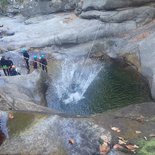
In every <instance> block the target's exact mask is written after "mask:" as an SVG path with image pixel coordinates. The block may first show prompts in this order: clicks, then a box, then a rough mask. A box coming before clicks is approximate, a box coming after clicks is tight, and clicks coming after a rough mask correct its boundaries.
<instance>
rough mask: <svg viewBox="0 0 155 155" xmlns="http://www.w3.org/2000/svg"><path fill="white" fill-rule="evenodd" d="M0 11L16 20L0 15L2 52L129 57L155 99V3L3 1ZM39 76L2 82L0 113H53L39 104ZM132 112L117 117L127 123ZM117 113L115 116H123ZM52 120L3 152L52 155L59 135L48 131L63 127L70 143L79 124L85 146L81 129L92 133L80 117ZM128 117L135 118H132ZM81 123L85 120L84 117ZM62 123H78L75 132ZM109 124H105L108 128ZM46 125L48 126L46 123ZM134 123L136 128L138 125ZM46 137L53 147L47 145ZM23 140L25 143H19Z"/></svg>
mask: <svg viewBox="0 0 155 155" xmlns="http://www.w3.org/2000/svg"><path fill="white" fill-rule="evenodd" d="M58 12H59V13H58ZM60 12H61V13H60ZM0 13H1V15H8V16H11V17H13V18H10V17H6V16H0V52H1V53H5V54H6V55H7V54H8V51H14V52H16V53H19V51H20V48H21V47H27V48H28V49H31V48H33V50H36V49H38V48H39V49H41V50H45V51H46V52H47V53H48V54H50V55H57V53H60V54H70V55H74V56H76V55H86V54H88V53H89V52H90V53H93V55H95V54H96V53H101V56H102V53H103V54H104V53H106V54H107V55H109V56H110V57H112V58H120V57H125V58H126V60H128V61H130V62H132V63H133V64H134V65H136V66H137V67H138V71H140V72H141V73H142V74H143V75H145V77H147V79H148V80H149V84H150V87H151V92H152V95H153V97H154V98H155V61H154V60H155V50H154V48H155V44H154V42H155V2H154V0H1V1H0ZM16 15H18V16H16ZM14 55H15V54H14ZM18 55H19V54H18ZM18 58H19V56H18ZM18 60H19V59H18ZM18 63H22V62H20V61H19V62H18ZM18 63H17V64H16V65H17V66H18ZM40 76H41V75H40V74H38V73H33V74H30V75H28V76H23V77H20V78H19V77H14V78H12V80H11V81H10V80H9V78H1V80H0V88H1V90H0V94H1V95H0V109H3V110H8V109H9V108H10V107H11V108H12V107H13V108H14V110H27V111H38V112H49V113H51V110H49V109H47V108H43V107H41V106H39V105H36V104H34V103H42V97H41V96H40V92H39V91H38V87H37V84H38V83H39V85H40V83H41V81H40ZM34 77H35V78H34ZM27 78H28V79H29V81H27ZM19 82H20V83H19ZM11 86H12V87H11ZM2 91H3V92H2ZM153 105H154V103H151V106H150V110H151V108H152V107H153ZM147 106H148V104H146V106H145V107H144V109H143V111H144V112H146V109H147V108H148V107H147ZM133 109H136V110H137V109H138V110H139V111H140V112H141V113H140V114H139V116H140V115H144V112H142V110H141V108H139V107H138V108H136V107H132V108H131V109H129V110H128V111H130V114H131V111H132V110H133ZM152 110H154V109H152ZM128 111H125V112H119V113H118V114H122V115H121V117H120V118H121V119H122V117H124V115H125V114H129V113H128ZM153 112H154V111H153ZM153 112H152V113H153ZM118 114H117V115H115V116H119V115H118ZM135 114H136V115H135ZM147 114H148V112H147ZM153 115H154V113H153ZM106 116H107V115H106ZM106 116H103V118H102V119H101V121H100V123H103V122H104V123H105V122H108V121H109V117H108V121H107V120H105V121H103V119H104V118H106ZM115 116H114V118H115V119H114V120H115V123H114V124H115V125H118V123H119V121H118V120H117V121H116V117H115ZM133 116H134V117H138V115H137V111H136V112H134V113H133ZM53 117H55V116H51V118H49V120H47V122H46V121H45V123H47V125H46V126H45V128H44V130H43V132H42V131H41V130H40V126H38V127H36V128H35V127H34V128H33V129H34V130H31V131H37V132H31V133H30V134H29V133H27V135H25V134H23V135H21V136H19V137H17V138H12V139H11V141H9V140H8V141H7V142H6V143H5V144H4V145H3V146H2V147H1V148H0V150H1V152H3V153H4V154H8V153H12V152H13V153H14V154H19V153H21V150H23V152H24V153H25V154H27V151H29V152H30V151H32V152H31V153H32V154H36V153H43V152H44V153H45V152H48V153H49V152H50V153H51V152H52V151H53V150H50V149H52V147H49V146H51V144H52V145H53V148H54V147H55V146H56V145H57V144H55V143H53V141H54V140H55V139H54V138H55V135H56V136H57V134H55V133H53V132H52V133H51V135H50V136H51V137H50V136H49V132H51V131H54V132H55V131H56V132H57V129H59V130H60V128H62V129H64V130H62V131H60V133H59V134H60V135H62V136H63V137H65V136H66V135H65V134H64V133H68V134H69V137H67V139H65V140H67V142H68V138H70V135H71V136H72V134H73V133H72V132H71V131H72V130H70V129H74V130H75V128H76V126H79V128H78V131H77V132H76V133H75V135H77V136H78V134H77V133H79V138H80V139H81V141H79V142H83V138H81V137H82V134H83V132H81V131H82V130H83V129H85V130H84V131H86V133H88V131H90V130H88V128H89V126H88V127H87V126H85V122H82V121H81V120H80V122H79V121H77V119H75V118H71V119H70V120H69V119H68V118H61V119H60V118H59V117H58V118H56V119H54V121H52V120H53ZM129 119H130V120H131V119H133V117H130V118H129ZM82 120H84V119H83V118H82ZM63 121H64V122H68V124H69V125H70V126H72V125H73V124H75V128H74V126H72V127H71V128H70V129H68V128H67V125H66V124H63V123H62V122H63ZM89 121H91V120H89ZM81 122H82V123H81ZM97 122H98V121H97ZM124 122H126V120H125V121H124ZM124 122H123V123H124ZM104 123H103V126H105V124H104ZM42 124H43V125H42V126H44V122H43V123H42ZM55 124H56V126H55ZM81 124H82V125H81ZM83 124H84V125H83ZM112 124H113V123H112ZM132 124H135V121H134V122H133V123H132ZM108 126H109V124H108ZM53 127H55V128H53ZM137 127H139V124H138V125H137ZM142 127H143V124H142ZM90 128H92V126H91V127H90ZM95 128H96V127H95ZM52 129H53V130H52ZM96 129H97V128H96ZM59 130H58V131H59ZM136 130H141V128H138V129H135V130H134V134H135V131H136ZM68 131H69V132H68ZM125 131H126V130H125ZM92 133H93V134H94V132H90V134H86V137H84V140H85V138H86V139H87V143H86V145H87V146H86V149H87V150H89V149H90V150H91V152H92V151H94V146H95V147H96V141H97V139H96V137H95V138H93V139H91V138H89V136H90V135H91V134H92ZM99 134H101V133H99ZM106 134H107V133H106ZM38 135H39V136H40V137H38ZM53 135H54V136H53ZM99 136H100V135H98V137H99ZM108 136H109V133H108ZM53 137H54V138H53ZM109 137H110V136H109ZM44 139H46V140H47V141H48V143H45V142H44ZM51 139H52V140H53V141H51ZM39 140H40V141H39ZM62 140H64V139H63V138H61V137H60V140H59V141H60V142H61V141H62ZM92 140H95V142H94V146H92V144H91V142H92ZM21 141H22V143H20V142H21ZM19 143H20V144H19ZM14 144H17V145H18V146H19V147H18V149H17V148H16V146H17V145H14ZM42 144H43V145H42ZM65 144H66V141H65ZM80 144H81V143H80ZM60 145H61V144H60ZM10 146H11V147H10ZM25 146H26V147H25ZM82 146H83V147H85V144H83V143H82ZM83 147H82V149H83V150H84V148H83ZM27 148H29V150H28V149H27ZM36 148H38V149H36ZM55 148H56V153H57V152H58V154H59V148H60V147H59V145H57V146H56V147H55ZM71 148H72V147H70V148H69V151H75V150H74V147H73V150H72V149H71ZM92 148H93V149H92ZM75 149H78V151H81V150H82V149H81V148H79V147H78V148H76V147H75ZM23 152H22V153H23ZM52 153H53V152H52ZM82 153H83V154H87V153H88V152H84V151H83V152H82ZM82 153H81V152H77V154H82ZM92 153H93V152H92Z"/></svg>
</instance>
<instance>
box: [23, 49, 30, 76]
mask: <svg viewBox="0 0 155 155" xmlns="http://www.w3.org/2000/svg"><path fill="white" fill-rule="evenodd" d="M22 53H23V57H24V60H25V63H26V68H27V70H28V73H29V72H30V65H29V57H30V56H29V54H28V50H27V49H26V48H22Z"/></svg>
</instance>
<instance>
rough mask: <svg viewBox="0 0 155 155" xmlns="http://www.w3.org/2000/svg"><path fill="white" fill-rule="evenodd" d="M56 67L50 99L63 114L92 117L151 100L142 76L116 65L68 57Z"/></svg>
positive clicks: (51, 105) (48, 91)
mask: <svg viewBox="0 0 155 155" xmlns="http://www.w3.org/2000/svg"><path fill="white" fill-rule="evenodd" d="M52 66H53V69H54V70H56V71H55V72H53V71H52V72H51V74H50V76H51V81H50V83H49V87H48V90H47V93H46V99H47V104H48V107H50V108H52V109H55V110H58V111H60V112H63V113H67V114H72V115H89V114H94V113H101V112H103V111H105V110H107V109H112V108H117V107H122V106H125V105H129V104H134V103H141V102H145V101H148V100H150V96H149V89H148V88H147V86H146V83H145V82H144V81H143V80H142V79H141V78H140V76H139V75H137V73H136V72H134V71H131V70H125V69H124V68H122V67H120V66H119V65H118V64H117V65H116V64H114V63H113V62H103V61H99V60H95V59H90V58H88V59H87V60H85V58H84V57H80V58H79V57H78V58H73V57H70V58H69V57H67V58H63V59H61V60H55V62H53V64H51V67H52Z"/></svg>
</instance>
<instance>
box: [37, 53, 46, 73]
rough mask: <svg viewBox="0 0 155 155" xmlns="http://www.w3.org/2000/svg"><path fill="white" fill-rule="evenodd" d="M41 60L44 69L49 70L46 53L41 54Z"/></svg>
mask: <svg viewBox="0 0 155 155" xmlns="http://www.w3.org/2000/svg"><path fill="white" fill-rule="evenodd" d="M39 62H40V66H41V68H42V70H43V71H44V70H45V71H46V72H47V60H46V58H45V55H41V58H40V61H39Z"/></svg>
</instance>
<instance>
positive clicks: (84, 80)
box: [48, 58, 103, 104]
mask: <svg viewBox="0 0 155 155" xmlns="http://www.w3.org/2000/svg"><path fill="white" fill-rule="evenodd" d="M84 61H85V60H84V58H80V59H79V58H78V59H77V58H76V59H75V58H74V59H69V58H66V59H64V61H62V63H61V65H60V67H59V74H58V76H57V77H56V78H55V79H52V87H53V90H54V93H53V95H54V97H53V96H51V95H52V94H49V95H48V96H50V97H53V98H55V100H57V102H61V103H63V104H70V103H74V104H75V103H78V101H80V100H82V99H84V94H85V92H86V91H87V89H88V87H89V86H90V84H91V83H92V81H93V80H94V79H95V77H96V76H97V74H98V73H99V72H100V70H101V69H102V68H103V65H102V64H101V62H99V61H97V60H91V59H87V61H85V63H84ZM55 100H54V102H56V101H55Z"/></svg>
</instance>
